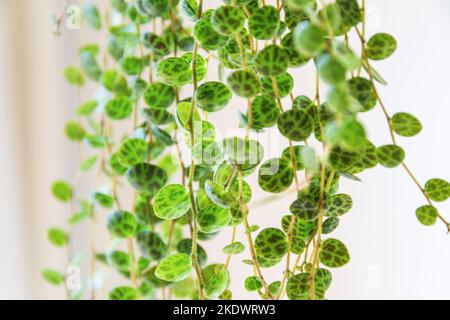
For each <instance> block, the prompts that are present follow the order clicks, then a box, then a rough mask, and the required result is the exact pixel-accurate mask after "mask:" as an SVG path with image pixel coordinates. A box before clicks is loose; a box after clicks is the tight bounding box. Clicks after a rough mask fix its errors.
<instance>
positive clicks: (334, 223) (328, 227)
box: [322, 217, 339, 234]
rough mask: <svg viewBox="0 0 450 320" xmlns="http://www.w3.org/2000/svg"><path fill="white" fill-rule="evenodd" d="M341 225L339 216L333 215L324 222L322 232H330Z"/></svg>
mask: <svg viewBox="0 0 450 320" xmlns="http://www.w3.org/2000/svg"><path fill="white" fill-rule="evenodd" d="M338 226H339V218H335V217H331V218H328V219H326V220H325V221H324V222H323V223H322V233H323V234H330V233H332V232H333V231H334V230H336V228H337V227H338Z"/></svg>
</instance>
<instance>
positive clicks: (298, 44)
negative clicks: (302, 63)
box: [293, 21, 326, 57]
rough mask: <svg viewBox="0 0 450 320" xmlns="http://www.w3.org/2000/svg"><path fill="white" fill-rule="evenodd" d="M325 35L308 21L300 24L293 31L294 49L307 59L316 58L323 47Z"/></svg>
mask: <svg viewBox="0 0 450 320" xmlns="http://www.w3.org/2000/svg"><path fill="white" fill-rule="evenodd" d="M325 36H326V33H325V32H324V31H323V30H322V29H321V28H320V27H318V26H316V25H314V24H312V23H311V22H309V21H303V22H301V23H300V24H299V25H298V26H297V27H296V28H295V30H294V34H293V39H294V45H295V48H296V49H297V50H298V51H299V52H300V53H301V54H304V55H306V56H309V57H314V56H316V55H317V54H318V53H319V52H321V51H322V49H323V48H324V47H325V43H326V42H325V40H326V38H325Z"/></svg>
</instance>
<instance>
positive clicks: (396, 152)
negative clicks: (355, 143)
mask: <svg viewBox="0 0 450 320" xmlns="http://www.w3.org/2000/svg"><path fill="white" fill-rule="evenodd" d="M377 156H378V160H379V162H380V164H381V165H383V166H384V167H386V168H395V167H397V166H399V165H400V164H401V163H402V162H403V160H405V151H404V150H403V149H402V148H401V147H399V146H397V145H385V146H381V147H379V148H378V149H377Z"/></svg>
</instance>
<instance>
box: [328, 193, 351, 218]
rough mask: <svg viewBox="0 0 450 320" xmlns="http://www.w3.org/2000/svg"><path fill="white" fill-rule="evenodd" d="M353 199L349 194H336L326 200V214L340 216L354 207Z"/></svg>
mask: <svg viewBox="0 0 450 320" xmlns="http://www.w3.org/2000/svg"><path fill="white" fill-rule="evenodd" d="M352 206H353V200H352V198H351V197H350V196H349V195H347V194H335V195H333V196H331V198H328V199H327V200H326V202H325V215H327V216H329V217H340V216H342V215H344V214H346V213H347V212H349V211H350V210H351V209H352Z"/></svg>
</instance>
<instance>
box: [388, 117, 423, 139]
mask: <svg viewBox="0 0 450 320" xmlns="http://www.w3.org/2000/svg"><path fill="white" fill-rule="evenodd" d="M392 127H393V129H394V131H395V133H397V134H398V135H399V136H403V137H413V136H415V135H417V134H419V133H420V131H422V124H421V123H420V121H419V119H417V118H416V117H414V116H413V115H412V114H409V113H406V112H399V113H396V114H394V116H393V117H392Z"/></svg>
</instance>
